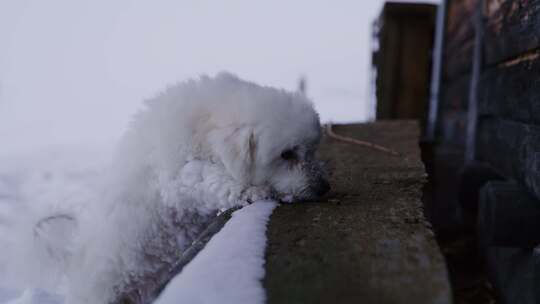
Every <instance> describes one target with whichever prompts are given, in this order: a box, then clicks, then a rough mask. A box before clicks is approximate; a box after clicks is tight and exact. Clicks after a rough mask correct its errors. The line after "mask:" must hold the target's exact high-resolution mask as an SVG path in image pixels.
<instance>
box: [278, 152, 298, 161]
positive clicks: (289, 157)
mask: <svg viewBox="0 0 540 304" xmlns="http://www.w3.org/2000/svg"><path fill="white" fill-rule="evenodd" d="M281 158H283V159H284V160H296V159H297V156H296V152H294V150H285V151H283V152H281Z"/></svg>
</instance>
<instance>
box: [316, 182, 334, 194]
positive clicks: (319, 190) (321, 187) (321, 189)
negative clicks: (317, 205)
mask: <svg viewBox="0 0 540 304" xmlns="http://www.w3.org/2000/svg"><path fill="white" fill-rule="evenodd" d="M328 191H330V184H329V183H328V182H327V181H326V180H324V179H321V180H320V181H319V182H318V184H317V186H316V187H315V194H316V195H317V196H323V195H325V194H326V193H327V192H328Z"/></svg>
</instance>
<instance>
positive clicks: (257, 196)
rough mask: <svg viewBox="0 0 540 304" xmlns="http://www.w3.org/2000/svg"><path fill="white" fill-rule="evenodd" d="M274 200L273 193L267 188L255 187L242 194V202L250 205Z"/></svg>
mask: <svg viewBox="0 0 540 304" xmlns="http://www.w3.org/2000/svg"><path fill="white" fill-rule="evenodd" d="M270 198H272V191H271V189H270V187H267V186H253V187H249V188H247V189H246V190H245V191H244V192H242V196H241V200H242V201H243V202H246V203H248V204H251V203H253V202H256V201H260V200H264V199H270Z"/></svg>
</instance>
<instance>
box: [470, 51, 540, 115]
mask: <svg viewBox="0 0 540 304" xmlns="http://www.w3.org/2000/svg"><path fill="white" fill-rule="evenodd" d="M539 87H540V56H538V55H531V56H529V57H528V59H527V60H522V61H520V62H516V63H507V64H505V65H500V66H497V67H494V68H491V69H488V70H486V71H485V72H484V74H483V75H482V79H481V83H480V94H479V113H480V115H492V116H497V117H500V118H503V119H507V120H515V121H520V122H524V123H532V124H538V125H540V102H539V101H540V90H538V88H539Z"/></svg>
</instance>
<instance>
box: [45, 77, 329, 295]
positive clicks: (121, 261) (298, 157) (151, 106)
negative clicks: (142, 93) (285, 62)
mask: <svg viewBox="0 0 540 304" xmlns="http://www.w3.org/2000/svg"><path fill="white" fill-rule="evenodd" d="M320 129H321V128H320V123H319V118H318V115H317V113H316V112H315V111H314V109H313V106H312V104H311V102H310V101H309V100H308V99H306V97H305V96H304V95H302V94H300V93H289V92H286V91H283V90H277V89H274V88H269V87H261V86H258V85H256V84H253V83H249V82H246V81H243V80H240V79H238V78H237V77H236V76H233V75H231V74H227V73H222V74H219V75H218V76H216V77H215V78H209V77H202V78H200V79H198V80H191V81H188V82H185V83H182V84H179V85H176V86H173V87H170V88H168V89H167V90H165V92H163V93H161V94H159V95H158V96H157V97H155V98H153V99H150V100H148V101H147V102H146V107H145V109H144V110H142V111H140V112H139V113H138V114H137V115H136V116H135V118H134V119H133V121H132V124H131V126H130V129H129V130H128V132H127V133H126V134H125V136H124V138H123V140H122V142H121V144H120V147H119V150H118V154H117V157H116V160H115V162H114V165H113V166H112V170H111V171H110V173H109V176H108V178H107V182H106V184H107V187H106V191H104V194H103V195H102V197H101V198H100V199H99V201H97V202H92V203H91V204H88V205H87V206H84V207H83V208H79V209H80V210H78V209H77V210H78V211H73V210H70V211H69V212H67V213H66V214H65V215H58V216H52V217H48V218H45V219H44V220H42V221H41V222H40V223H38V225H37V226H36V232H35V233H36V236H37V238H38V239H39V238H41V239H45V240H50V239H53V240H54V239H55V238H54V237H52V238H51V237H50V236H48V234H51V233H54V232H55V231H57V230H64V231H65V229H70V230H73V233H71V234H69V239H70V240H71V241H69V242H67V244H69V246H65V245H63V248H54V244H53V245H51V242H49V243H47V241H45V245H44V246H45V247H46V248H47V251H48V252H49V254H50V255H51V256H53V257H55V259H57V260H59V261H62V263H61V265H63V266H62V267H64V271H65V273H66V277H67V282H68V283H67V286H68V299H67V302H68V303H89V304H90V303H91V304H96V303H115V302H123V301H126V300H127V299H129V301H128V302H138V301H140V300H141V299H147V298H148V294H147V293H148V292H152V291H155V288H156V287H157V286H152V284H153V282H154V280H153V278H155V277H156V276H157V275H158V274H159V273H162V272H163V271H164V270H167V269H168V268H169V267H170V266H171V264H172V263H173V262H174V261H175V260H177V259H178V258H179V256H180V255H181V253H182V250H184V249H186V248H187V247H188V246H189V245H190V244H191V242H192V241H193V240H194V239H195V238H196V236H197V235H198V234H199V233H200V232H201V231H202V230H203V229H204V228H205V227H206V225H207V224H208V222H209V220H211V219H212V218H214V217H215V215H216V212H217V211H219V210H223V209H228V208H231V207H234V206H239V205H245V204H248V203H250V202H253V201H256V200H260V199H264V198H270V199H276V200H281V201H289V202H290V201H301V200H310V199H314V198H316V197H318V196H320V195H322V194H324V193H325V192H327V191H328V190H329V185H328V183H327V182H326V181H325V179H324V178H323V174H322V171H321V168H320V166H319V163H318V162H317V161H316V160H315V156H314V154H315V150H316V147H317V145H318V142H319V139H320V136H321V131H320ZM59 227H60V228H59ZM62 237H65V233H64V234H63V236H62ZM52 243H54V242H52ZM61 243H62V244H66V242H61Z"/></svg>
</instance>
